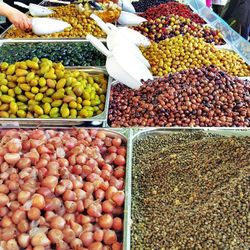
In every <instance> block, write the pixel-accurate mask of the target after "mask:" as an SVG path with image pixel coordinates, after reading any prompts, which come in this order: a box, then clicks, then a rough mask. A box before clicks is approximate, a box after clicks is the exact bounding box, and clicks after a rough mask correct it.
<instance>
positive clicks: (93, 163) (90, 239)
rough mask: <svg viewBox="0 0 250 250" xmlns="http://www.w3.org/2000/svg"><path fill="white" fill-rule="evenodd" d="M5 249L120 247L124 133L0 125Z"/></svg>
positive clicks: (96, 249)
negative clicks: (6, 128)
mask: <svg viewBox="0 0 250 250" xmlns="http://www.w3.org/2000/svg"><path fill="white" fill-rule="evenodd" d="M0 140H1V150H0V159H1V167H0V180H1V184H0V198H1V199H0V216H1V222H0V229H1V231H0V232H1V247H2V248H3V249H12V250H16V249H22V248H25V249H39V248H36V247H40V249H41V247H42V249H53V248H54V247H56V248H57V249H63V250H64V249H65V250H66V249H80V248H83V247H85V248H88V249H89V250H99V249H100V250H101V249H103V248H102V247H105V246H106V247H112V248H113V249H117V250H121V249H122V231H123V228H122V227H123V204H124V199H125V195H124V182H125V171H126V168H125V165H126V160H125V156H126V140H125V138H124V137H123V136H121V135H120V134H118V133H114V132H111V131H108V130H90V129H72V130H61V131H60V130H59V131H56V130H41V129H39V130H38V129H35V130H30V129H29V130H15V129H14V130H2V131H1V132H0Z"/></svg>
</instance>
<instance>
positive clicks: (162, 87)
mask: <svg viewBox="0 0 250 250" xmlns="http://www.w3.org/2000/svg"><path fill="white" fill-rule="evenodd" d="M249 94H250V82H249V81H243V80H240V79H239V78H236V77H232V76H230V75H228V74H227V73H225V72H224V71H221V70H219V69H217V68H215V67H205V68H201V69H191V70H185V71H182V72H179V73H175V74H170V75H169V76H167V77H164V78H157V79H155V80H154V81H147V82H144V83H143V85H142V87H141V88H140V89H139V90H133V89H130V88H128V87H127V86H125V85H122V84H119V83H117V84H113V85H112V88H111V93H110V95H111V96H110V104H109V115H108V124H109V125H110V126H111V127H135V126H139V127H159V126H161V127H172V126H182V127H189V126H190V127H194V126H200V127H235V126H236V127H249V126H250V120H249V117H250V113H249V111H250V100H249Z"/></svg>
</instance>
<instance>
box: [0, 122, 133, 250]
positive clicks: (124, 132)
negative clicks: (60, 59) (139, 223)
mask: <svg viewBox="0 0 250 250" xmlns="http://www.w3.org/2000/svg"><path fill="white" fill-rule="evenodd" d="M3 129H10V128H0V130H3ZM18 129H24V130H28V129H35V128H34V127H25V128H18ZM41 129H54V130H72V129H74V128H72V127H71V128H68V127H61V128H51V127H50V126H48V127H43V128H41ZM77 129H86V130H89V129H93V128H89V127H86V128H77ZM94 129H95V130H101V131H106V132H107V134H108V135H110V136H114V137H115V136H116V137H117V136H118V137H119V138H121V139H122V141H123V142H124V143H125V144H126V148H127V156H126V171H125V172H126V176H125V190H124V192H125V204H124V212H123V213H124V223H123V249H127V250H130V226H131V222H130V221H131V166H132V165H131V146H130V145H131V142H130V133H131V129H120V128H111V129H110V128H94ZM126 244H128V245H127V247H126Z"/></svg>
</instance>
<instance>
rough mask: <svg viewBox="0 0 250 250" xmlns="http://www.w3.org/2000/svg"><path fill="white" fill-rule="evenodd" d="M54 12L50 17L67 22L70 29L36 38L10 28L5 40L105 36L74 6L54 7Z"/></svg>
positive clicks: (94, 23)
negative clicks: (90, 35) (89, 35)
mask: <svg viewBox="0 0 250 250" xmlns="http://www.w3.org/2000/svg"><path fill="white" fill-rule="evenodd" d="M54 11H55V12H54V13H53V14H52V15H51V16H50V17H52V18H56V19H60V20H63V21H65V22H68V23H69V24H71V28H67V29H65V30H64V31H63V32H59V33H53V34H50V35H44V36H37V35H34V34H33V33H32V32H25V31H22V30H20V29H16V28H15V27H12V28H11V29H10V30H8V32H7V33H6V35H5V38H35V37H36V38H37V37H42V38H77V37H86V35H87V34H92V35H94V36H96V37H105V36H106V35H105V34H104V32H103V31H102V30H101V28H99V26H98V25H97V24H96V22H95V21H94V20H93V19H91V18H90V17H89V16H87V15H85V14H84V13H80V12H79V11H78V10H77V9H76V7H75V5H74V4H73V5H67V6H59V7H56V8H54Z"/></svg>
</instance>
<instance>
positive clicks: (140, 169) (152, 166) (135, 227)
mask: <svg viewBox="0 0 250 250" xmlns="http://www.w3.org/2000/svg"><path fill="white" fill-rule="evenodd" d="M218 133H219V131H218ZM228 134H229V135H230V132H228ZM233 135H234V137H224V136H220V135H216V134H214V133H213V134H210V133H209V132H207V133H202V132H193V133H192V132H183V133H178V132H175V131H171V130H170V131H164V130H159V131H157V130H155V131H154V130H152V131H147V133H145V134H143V133H141V134H140V133H138V135H136V136H135V139H134V140H133V160H132V209H131V210H132V211H131V213H132V218H131V219H132V221H133V223H132V232H131V249H138V250H139V249H174V248H175V249H178V248H179V249H187V248H188V249H194V248H197V249H198V248H199V249H214V248H221V249H227V248H230V247H233V248H235V249H245V248H248V246H249V239H248V236H247V233H246V232H247V230H248V222H247V216H248V212H249V206H248V204H249V202H250V192H249V188H248V186H249V178H250V175H249V163H250V147H249V145H250V137H247V136H246V137H237V133H234V134H233ZM246 135H247V134H246ZM235 136H236V137H235ZM235 218H237V219H235ZM235 235H237V236H235Z"/></svg>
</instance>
